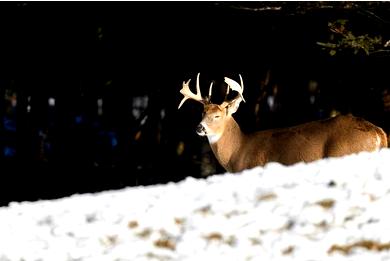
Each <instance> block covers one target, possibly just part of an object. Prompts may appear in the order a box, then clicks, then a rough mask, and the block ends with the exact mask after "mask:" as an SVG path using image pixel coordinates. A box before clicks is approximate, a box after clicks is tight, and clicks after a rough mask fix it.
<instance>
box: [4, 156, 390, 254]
mask: <svg viewBox="0 0 390 261" xmlns="http://www.w3.org/2000/svg"><path fill="white" fill-rule="evenodd" d="M389 206H390V150H387V149H386V150H382V151H380V152H378V153H371V154H370V153H361V154H359V155H352V156H347V157H344V158H338V159H326V160H321V161H318V162H314V163H311V164H303V163H299V164H296V165H294V166H291V167H285V166H282V165H279V164H276V163H271V164H268V165H266V166H265V167H264V168H260V167H259V168H255V169H252V170H247V171H244V172H243V173H242V174H240V175H237V174H236V175H233V174H224V175H215V176H212V177H209V178H208V179H206V180H195V179H193V178H187V179H186V180H184V181H182V182H179V183H175V184H174V183H171V184H167V185H156V186H149V187H135V188H127V189H123V190H118V191H106V192H101V193H97V194H84V195H74V196H72V197H68V198H63V199H58V200H50V201H39V202H22V203H11V204H10V205H9V206H8V207H2V208H0V260H1V261H9V260H11V261H20V260H24V261H36V260H41V261H43V260H45V261H46V260H47V261H65V260H74V261H75V260H78V261H84V260H89V261H99V260H112V261H114V260H116V261H119V260H121V261H124V260H284V259H287V260H299V261H302V260H321V261H323V260H335V259H336V260H339V259H340V260H390V252H389V249H390V209H389Z"/></svg>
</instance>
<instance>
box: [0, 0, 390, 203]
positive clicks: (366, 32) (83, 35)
mask: <svg viewBox="0 0 390 261" xmlns="http://www.w3.org/2000/svg"><path fill="white" fill-rule="evenodd" d="M389 21H390V4H389V3H388V2H2V3H1V4H0V64H1V71H2V77H0V78H1V79H2V80H1V81H0V164H1V167H0V175H1V183H0V191H1V192H0V196H1V198H0V202H1V204H7V203H8V202H9V201H20V200H36V199H49V198H57V197H62V196H67V195H70V194H73V193H85V192H95V191H101V190H106V189H117V188H123V187H126V186H136V185H150V184H159V183H167V182H170V181H179V180H181V179H183V178H185V177H187V176H193V177H196V178H203V177H207V176H208V175H212V174H218V173H223V172H224V170H223V169H222V168H221V167H220V166H219V165H218V163H217V162H216V161H215V159H214V156H213V155H212V153H211V151H210V148H209V146H208V144H207V140H206V139H204V138H201V137H199V136H197V135H196V133H195V128H196V125H197V124H198V123H199V121H200V119H201V112H202V106H201V105H200V104H199V103H196V102H193V101H187V102H186V103H185V104H184V105H183V107H182V108H181V109H180V110H178V109H177V106H178V104H179V102H180V100H181V99H182V95H181V94H180V93H179V90H180V88H181V85H182V82H183V81H187V80H188V79H190V78H191V79H193V81H192V83H194V82H195V81H194V80H195V77H196V74H197V73H198V72H200V73H201V74H200V75H201V76H200V78H201V79H200V83H201V88H202V90H203V93H204V94H206V93H207V88H208V86H209V83H210V82H211V81H214V83H215V86H216V87H214V92H213V101H214V102H215V103H217V102H221V101H222V97H223V93H224V91H225V88H226V86H224V85H223V77H224V76H228V77H231V78H233V79H236V80H237V81H238V79H239V78H238V74H239V73H240V74H241V75H242V76H243V79H244V85H245V91H244V97H245V99H246V100H247V102H246V103H242V104H241V107H240V109H239V110H238V112H237V113H236V114H235V118H236V119H237V121H238V122H239V124H240V126H241V127H242V129H243V130H244V131H248V132H249V131H254V130H261V129H267V128H276V127H285V126H290V125H293V124H298V123H302V122H305V121H309V120H316V119H322V118H326V117H329V116H333V115H336V114H338V113H353V114H355V115H357V116H362V117H364V118H366V119H368V120H370V121H371V122H373V123H375V124H377V125H379V126H381V127H383V128H384V129H385V130H386V131H387V132H389V130H390V128H389V126H390V125H389V121H390V119H389V115H388V114H389V112H388V111H389V110H390V109H389V108H388V107H387V106H389V105H388V102H390V100H388V96H387V95H388V94H389V93H390V92H389V88H390V78H389V52H390V50H389V42H388V41H389V40H390V35H389V32H390V30H389V25H390V24H389ZM191 87H192V89H193V90H194V89H195V86H193V85H191ZM297 149H298V148H297Z"/></svg>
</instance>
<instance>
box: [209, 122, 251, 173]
mask: <svg viewBox="0 0 390 261" xmlns="http://www.w3.org/2000/svg"><path fill="white" fill-rule="evenodd" d="M243 139H244V134H243V133H242V132H241V129H240V126H238V124H237V122H236V121H235V120H234V119H233V117H231V116H230V117H229V118H228V119H227V120H226V125H225V129H224V131H223V133H222V134H221V135H218V136H208V140H209V143H210V146H211V149H212V150H213V152H214V155H215V157H216V158H217V160H218V161H219V163H220V164H221V166H222V167H224V168H225V169H226V170H227V171H229V172H232V171H233V170H234V166H233V165H232V162H233V161H232V157H233V155H234V153H237V152H238V151H239V149H240V147H241V145H242V143H243Z"/></svg>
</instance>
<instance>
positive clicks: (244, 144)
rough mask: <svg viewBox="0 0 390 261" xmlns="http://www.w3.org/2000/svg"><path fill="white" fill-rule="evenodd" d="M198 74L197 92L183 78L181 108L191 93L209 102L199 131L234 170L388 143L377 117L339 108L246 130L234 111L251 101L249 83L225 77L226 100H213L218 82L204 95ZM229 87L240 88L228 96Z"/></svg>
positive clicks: (307, 159) (222, 161) (224, 164)
mask: <svg viewBox="0 0 390 261" xmlns="http://www.w3.org/2000/svg"><path fill="white" fill-rule="evenodd" d="M199 75H200V73H198V74H197V79H196V94H195V93H193V92H192V91H191V90H190V87H189V83H190V81H191V79H189V80H188V81H187V82H185V81H183V85H182V88H181V90H180V93H181V94H183V96H184V97H183V99H182V100H181V102H180V104H179V106H178V109H180V107H181V106H182V105H183V104H184V102H185V101H187V100H188V99H191V100H195V101H197V102H200V103H201V104H203V116H202V120H201V122H200V123H199V125H198V126H197V127H196V133H197V134H198V135H199V136H206V137H207V139H208V142H209V144H210V146H211V149H212V151H213V153H214V155H215V157H216V159H217V160H218V162H219V164H220V165H221V166H222V167H223V168H224V169H225V170H226V171H228V172H231V173H235V172H241V171H243V170H245V169H251V168H254V167H257V166H265V164H267V163H269V162H278V163H280V164H282V165H293V164H295V163H298V162H305V163H308V162H312V161H316V160H319V159H324V158H330V157H341V156H345V155H349V154H357V153H359V152H363V151H366V152H374V151H379V150H380V149H381V148H385V147H387V145H388V143H387V136H386V133H385V132H384V131H383V130H382V128H380V127H378V126H376V125H374V124H372V123H371V122H369V121H367V120H365V119H363V118H360V117H356V116H353V115H352V114H347V115H342V114H339V115H337V116H334V117H330V118H327V119H322V120H317V121H311V122H307V123H303V124H299V125H295V126H291V127H286V128H277V129H268V130H261V131H255V132H251V133H244V132H242V131H241V129H240V126H239V125H238V123H237V122H236V120H235V119H234V117H233V116H232V115H233V114H234V113H235V112H236V111H237V110H238V108H239V106H240V103H241V102H242V101H244V102H245V99H244V96H243V91H244V84H243V80H242V77H241V75H240V74H239V77H240V84H239V83H238V82H236V81H234V80H232V79H230V78H228V77H224V82H225V83H226V84H227V91H226V95H225V98H224V101H223V102H222V103H221V104H214V103H212V102H211V94H212V87H213V82H212V83H211V84H210V87H209V95H208V96H207V97H202V94H201V91H200V86H199ZM229 90H231V91H232V92H233V91H235V92H236V93H237V94H236V95H234V98H232V99H230V100H228V99H227V94H228V93H229Z"/></svg>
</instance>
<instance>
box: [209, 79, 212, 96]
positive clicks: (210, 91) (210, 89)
mask: <svg viewBox="0 0 390 261" xmlns="http://www.w3.org/2000/svg"><path fill="white" fill-rule="evenodd" d="M212 92H213V82H211V84H210V88H209V100H211V94H212Z"/></svg>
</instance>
